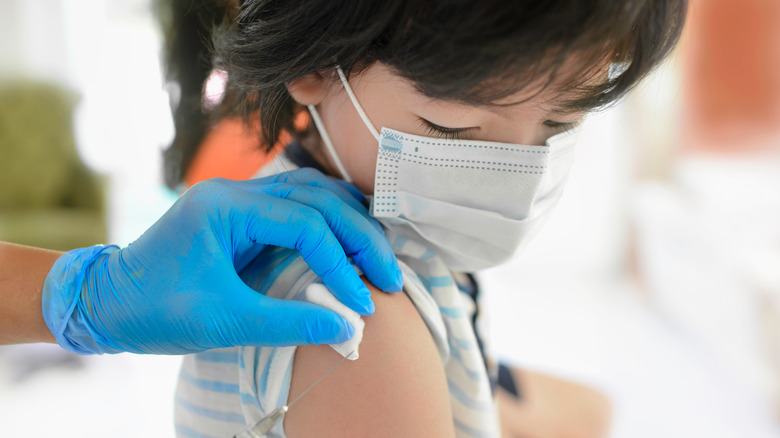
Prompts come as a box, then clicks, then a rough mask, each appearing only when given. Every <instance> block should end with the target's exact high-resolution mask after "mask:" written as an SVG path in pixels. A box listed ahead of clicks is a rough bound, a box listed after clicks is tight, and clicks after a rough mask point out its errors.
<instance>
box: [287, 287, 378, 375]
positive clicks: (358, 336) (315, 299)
mask: <svg viewBox="0 0 780 438" xmlns="http://www.w3.org/2000/svg"><path fill="white" fill-rule="evenodd" d="M301 298H302V299H303V301H307V302H309V303H312V304H316V305H318V306H322V307H325V308H327V309H330V310H332V311H334V312H336V313H338V314H339V315H341V316H342V317H343V318H344V319H346V320H347V322H349V323H350V324H352V328H354V329H355V335H354V336H352V339H350V340H348V341H346V342H342V343H341V344H331V347H333V349H334V350H336V351H337V352H338V353H339V354H340V355H342V356H344V357H346V358H347V359H349V360H356V359H357V358H358V345H360V341H362V340H363V327H365V325H366V323H365V322H363V319H361V317H360V314H358V313H357V312H355V311H354V310H352V309H350V308H349V307H347V306H345V305H344V304H342V303H341V301H339V300H338V299H336V297H334V296H333V294H332V293H330V291H329V290H328V288H326V287H325V286H323V285H322V284H319V283H312V284H310V285H309V286H307V287H306V289H304V291H303V293H302V294H301ZM350 353H352V355H351V356H350Z"/></svg>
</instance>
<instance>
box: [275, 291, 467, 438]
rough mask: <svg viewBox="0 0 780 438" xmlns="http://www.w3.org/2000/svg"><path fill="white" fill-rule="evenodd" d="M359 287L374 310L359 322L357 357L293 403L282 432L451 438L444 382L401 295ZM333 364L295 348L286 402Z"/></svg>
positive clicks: (316, 351) (326, 350)
mask: <svg viewBox="0 0 780 438" xmlns="http://www.w3.org/2000/svg"><path fill="white" fill-rule="evenodd" d="M364 281H366V280H365V279H364ZM366 284H367V285H368V287H369V289H370V290H371V295H372V298H373V300H374V303H375V304H376V312H375V313H374V315H373V316H370V317H364V320H365V322H366V327H365V329H364V332H363V341H362V343H361V344H360V359H358V360H356V361H345V362H344V363H343V364H341V365H340V366H339V367H338V368H337V369H336V371H334V372H333V373H332V374H331V375H329V376H328V377H327V378H325V379H324V380H323V381H322V382H320V383H319V384H318V385H317V386H316V387H314V389H312V390H311V391H310V392H309V393H308V394H307V395H306V396H304V397H302V398H301V399H300V400H299V401H298V402H296V404H295V405H294V406H293V407H292V408H291V409H290V411H289V412H288V413H287V415H286V417H285V420H284V425H285V430H286V432H287V435H288V436H289V437H290V438H296V437H311V436H318V437H336V436H338V437H365V436H371V437H398V436H403V437H416V436H419V437H432V436H435V437H448V436H454V435H455V431H454V429H453V424H452V411H451V409H450V401H449V395H448V389H447V378H446V376H445V374H444V367H443V365H442V363H441V359H440V358H439V354H438V352H437V350H436V345H435V344H434V342H433V339H432V338H431V335H430V333H429V332H428V328H427V327H426V325H425V323H424V322H423V320H422V318H421V317H420V315H419V314H418V313H417V310H416V309H415V307H414V305H413V304H412V302H411V301H410V300H409V297H407V296H406V294H404V293H396V294H386V293H384V292H381V291H379V290H378V289H376V288H375V287H374V286H373V285H371V284H369V283H366ZM340 359H341V356H340V355H339V354H338V353H336V352H335V351H334V350H333V349H332V348H331V347H330V346H327V345H319V346H316V345H312V346H303V347H299V348H298V349H297V352H296V355H295V362H294V366H293V375H292V383H291V385H290V396H289V399H290V400H292V399H293V398H295V397H296V396H297V395H298V394H300V393H301V392H302V391H303V390H304V389H306V388H307V387H308V386H309V385H310V384H311V383H313V382H314V381H315V380H317V379H318V378H319V377H320V376H321V375H322V374H323V373H325V372H326V371H327V370H329V369H330V368H331V367H332V366H333V365H334V364H335V363H336V362H338V361H339V360H340Z"/></svg>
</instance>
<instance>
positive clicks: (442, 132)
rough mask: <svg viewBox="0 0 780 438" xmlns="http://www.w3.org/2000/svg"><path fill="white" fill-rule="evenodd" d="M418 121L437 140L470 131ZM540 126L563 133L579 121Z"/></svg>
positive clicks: (456, 137) (549, 121)
mask: <svg viewBox="0 0 780 438" xmlns="http://www.w3.org/2000/svg"><path fill="white" fill-rule="evenodd" d="M419 120H420V126H421V127H422V128H423V129H425V132H426V134H428V135H432V136H436V137H439V138H447V139H454V140H459V139H461V138H462V134H463V133H464V132H467V131H469V130H470V129H471V128H447V127H444V126H439V125H436V124H434V123H431V122H429V121H428V120H425V119H423V118H420V119H419ZM542 124H543V125H544V126H547V127H548V128H553V129H555V130H557V131H558V132H564V131H568V130H570V129H574V128H576V127H577V126H578V125H579V124H580V120H577V121H575V122H556V121H553V120H545V121H544V122H543V123H542Z"/></svg>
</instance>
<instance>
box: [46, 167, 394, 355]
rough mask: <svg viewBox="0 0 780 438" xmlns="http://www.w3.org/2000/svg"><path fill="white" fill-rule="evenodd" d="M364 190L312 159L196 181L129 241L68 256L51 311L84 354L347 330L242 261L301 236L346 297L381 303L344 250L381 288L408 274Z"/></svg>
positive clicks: (314, 339) (289, 341)
mask: <svg viewBox="0 0 780 438" xmlns="http://www.w3.org/2000/svg"><path fill="white" fill-rule="evenodd" d="M358 197H361V198H362V195H360V193H359V192H358V191H357V189H356V188H355V187H353V186H349V185H345V184H339V183H337V182H336V181H335V180H332V179H329V178H328V177H326V176H324V175H322V174H321V173H319V172H317V171H315V170H312V169H299V170H296V171H293V172H288V173H283V174H280V175H277V176H273V177H270V178H264V179H259V180H251V181H228V180H219V179H216V180H209V181H204V182H202V183H199V184H196V185H195V186H193V187H192V188H190V189H189V190H188V191H187V192H186V193H184V195H182V197H181V198H180V199H179V200H178V201H177V202H176V203H175V204H174V205H173V206H172V207H171V209H170V210H168V211H167V212H166V213H165V214H164V215H163V217H162V218H160V220H159V221H157V223H155V224H154V225H153V226H152V227H151V228H149V230H147V231H146V232H145V233H144V234H143V235H142V236H141V237H140V238H139V239H138V240H136V241H135V242H133V243H132V244H130V245H129V246H128V247H126V248H122V249H119V248H118V247H116V246H95V247H90V248H82V249H76V250H73V251H70V252H68V253H65V254H64V255H63V256H62V257H60V258H59V259H58V260H57V261H56V263H55V264H54V266H53V267H52V269H51V271H50V272H49V274H48V276H47V278H46V282H45V284H44V288H43V302H42V304H43V314H44V319H45V320H46V324H47V325H48V327H49V329H50V330H51V331H52V333H54V335H55V337H56V339H57V342H58V343H59V344H60V345H61V346H63V347H64V348H66V349H68V350H70V351H74V352H76V353H84V354H86V353H116V352H121V351H129V352H135V353H157V354H182V353H192V352H197V351H202V350H207V349H212V348H221V347H230V346H236V345H258V346H263V345H265V346H282V345H300V344H311V343H338V342H342V341H345V340H346V339H348V338H350V337H352V333H353V331H352V327H351V326H350V325H349V324H348V323H347V322H346V320H344V319H343V318H341V317H340V316H339V315H338V314H336V313H335V312H332V311H330V310H327V309H325V308H323V307H319V306H316V305H313V304H310V303H306V302H300V301H283V300H276V299H273V298H268V297H265V296H263V295H261V294H259V293H257V292H255V291H254V290H252V289H250V288H249V287H247V286H246V285H245V284H244V283H243V281H241V279H240V278H239V277H238V274H237V273H236V272H237V271H240V270H241V269H242V268H243V267H245V266H246V265H247V264H248V263H249V262H250V261H251V260H252V259H253V258H254V257H255V256H256V255H257V254H258V253H259V252H260V251H261V250H262V249H263V248H264V247H265V245H276V246H284V247H288V248H295V249H298V250H299V251H300V252H301V254H302V255H303V258H304V259H305V260H306V261H307V263H308V264H309V266H310V267H311V268H312V270H313V271H314V272H315V273H317V274H318V275H319V276H320V277H321V278H322V280H323V283H324V284H325V285H326V286H328V288H329V289H330V290H331V291H333V293H334V295H335V296H336V297H337V298H339V299H340V300H341V301H342V302H343V303H344V304H346V305H347V306H349V307H350V308H352V309H353V310H356V311H358V312H359V313H362V314H364V315H368V314H371V313H373V311H374V306H373V303H372V302H371V299H370V294H369V291H368V289H367V288H366V287H365V285H364V284H363V282H362V281H361V280H360V278H359V276H358V275H357V273H356V272H355V270H354V268H353V267H352V266H351V265H350V264H349V263H348V262H347V258H346V257H347V256H350V257H352V258H353V260H354V261H355V263H356V264H357V265H358V266H359V267H360V268H361V269H362V270H363V272H365V274H366V276H367V277H368V279H369V280H370V281H371V282H372V283H373V284H375V285H376V286H377V287H379V288H381V289H383V290H386V291H398V290H401V286H402V279H401V274H400V270H399V269H398V264H397V261H396V260H395V256H394V255H393V253H392V250H391V249H390V245H389V243H388V242H387V240H386V238H385V236H384V234H383V233H382V231H381V227H379V224H378V223H377V222H376V221H374V220H373V219H371V218H369V217H368V214H367V211H366V208H365V207H364V206H363V205H362V204H361V203H360V202H359V201H358V199H357V198H358ZM345 252H346V254H345Z"/></svg>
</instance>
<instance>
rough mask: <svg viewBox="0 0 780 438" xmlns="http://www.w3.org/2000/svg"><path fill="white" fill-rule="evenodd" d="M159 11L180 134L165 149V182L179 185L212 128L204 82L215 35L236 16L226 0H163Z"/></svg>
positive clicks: (165, 57) (207, 75)
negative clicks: (205, 103) (205, 107)
mask: <svg viewBox="0 0 780 438" xmlns="http://www.w3.org/2000/svg"><path fill="white" fill-rule="evenodd" d="M154 9H155V13H156V15H157V18H158V21H159V22H160V25H161V27H162V31H163V36H164V59H163V65H164V66H165V76H166V80H167V81H169V82H170V83H173V84H176V86H177V87H176V90H175V93H174V92H173V90H171V91H172V94H174V96H172V98H171V111H172V113H173V123H174V127H175V129H176V134H175V136H174V139H173V143H172V144H171V146H170V147H169V148H168V149H166V150H165V152H164V155H163V158H164V162H165V183H166V184H167V185H168V186H169V187H171V188H175V187H176V186H177V185H178V184H179V183H180V182H181V180H182V179H183V177H184V175H185V173H186V172H187V169H188V168H189V166H190V164H191V163H192V160H193V158H195V154H196V152H197V151H198V148H199V147H200V144H201V143H202V142H203V138H204V136H205V135H206V133H207V132H208V130H209V127H210V124H211V121H212V120H211V117H210V115H209V114H208V112H207V111H206V110H205V109H204V108H203V97H202V96H203V85H204V83H205V82H206V79H207V78H208V77H209V74H210V73H211V70H212V68H213V62H212V45H211V36H212V32H213V30H214V28H215V27H216V26H217V25H218V24H220V23H222V22H223V21H224V20H226V19H227V18H226V17H229V16H230V12H231V7H230V2H229V1H225V0H157V1H156V2H155V3H154Z"/></svg>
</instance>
